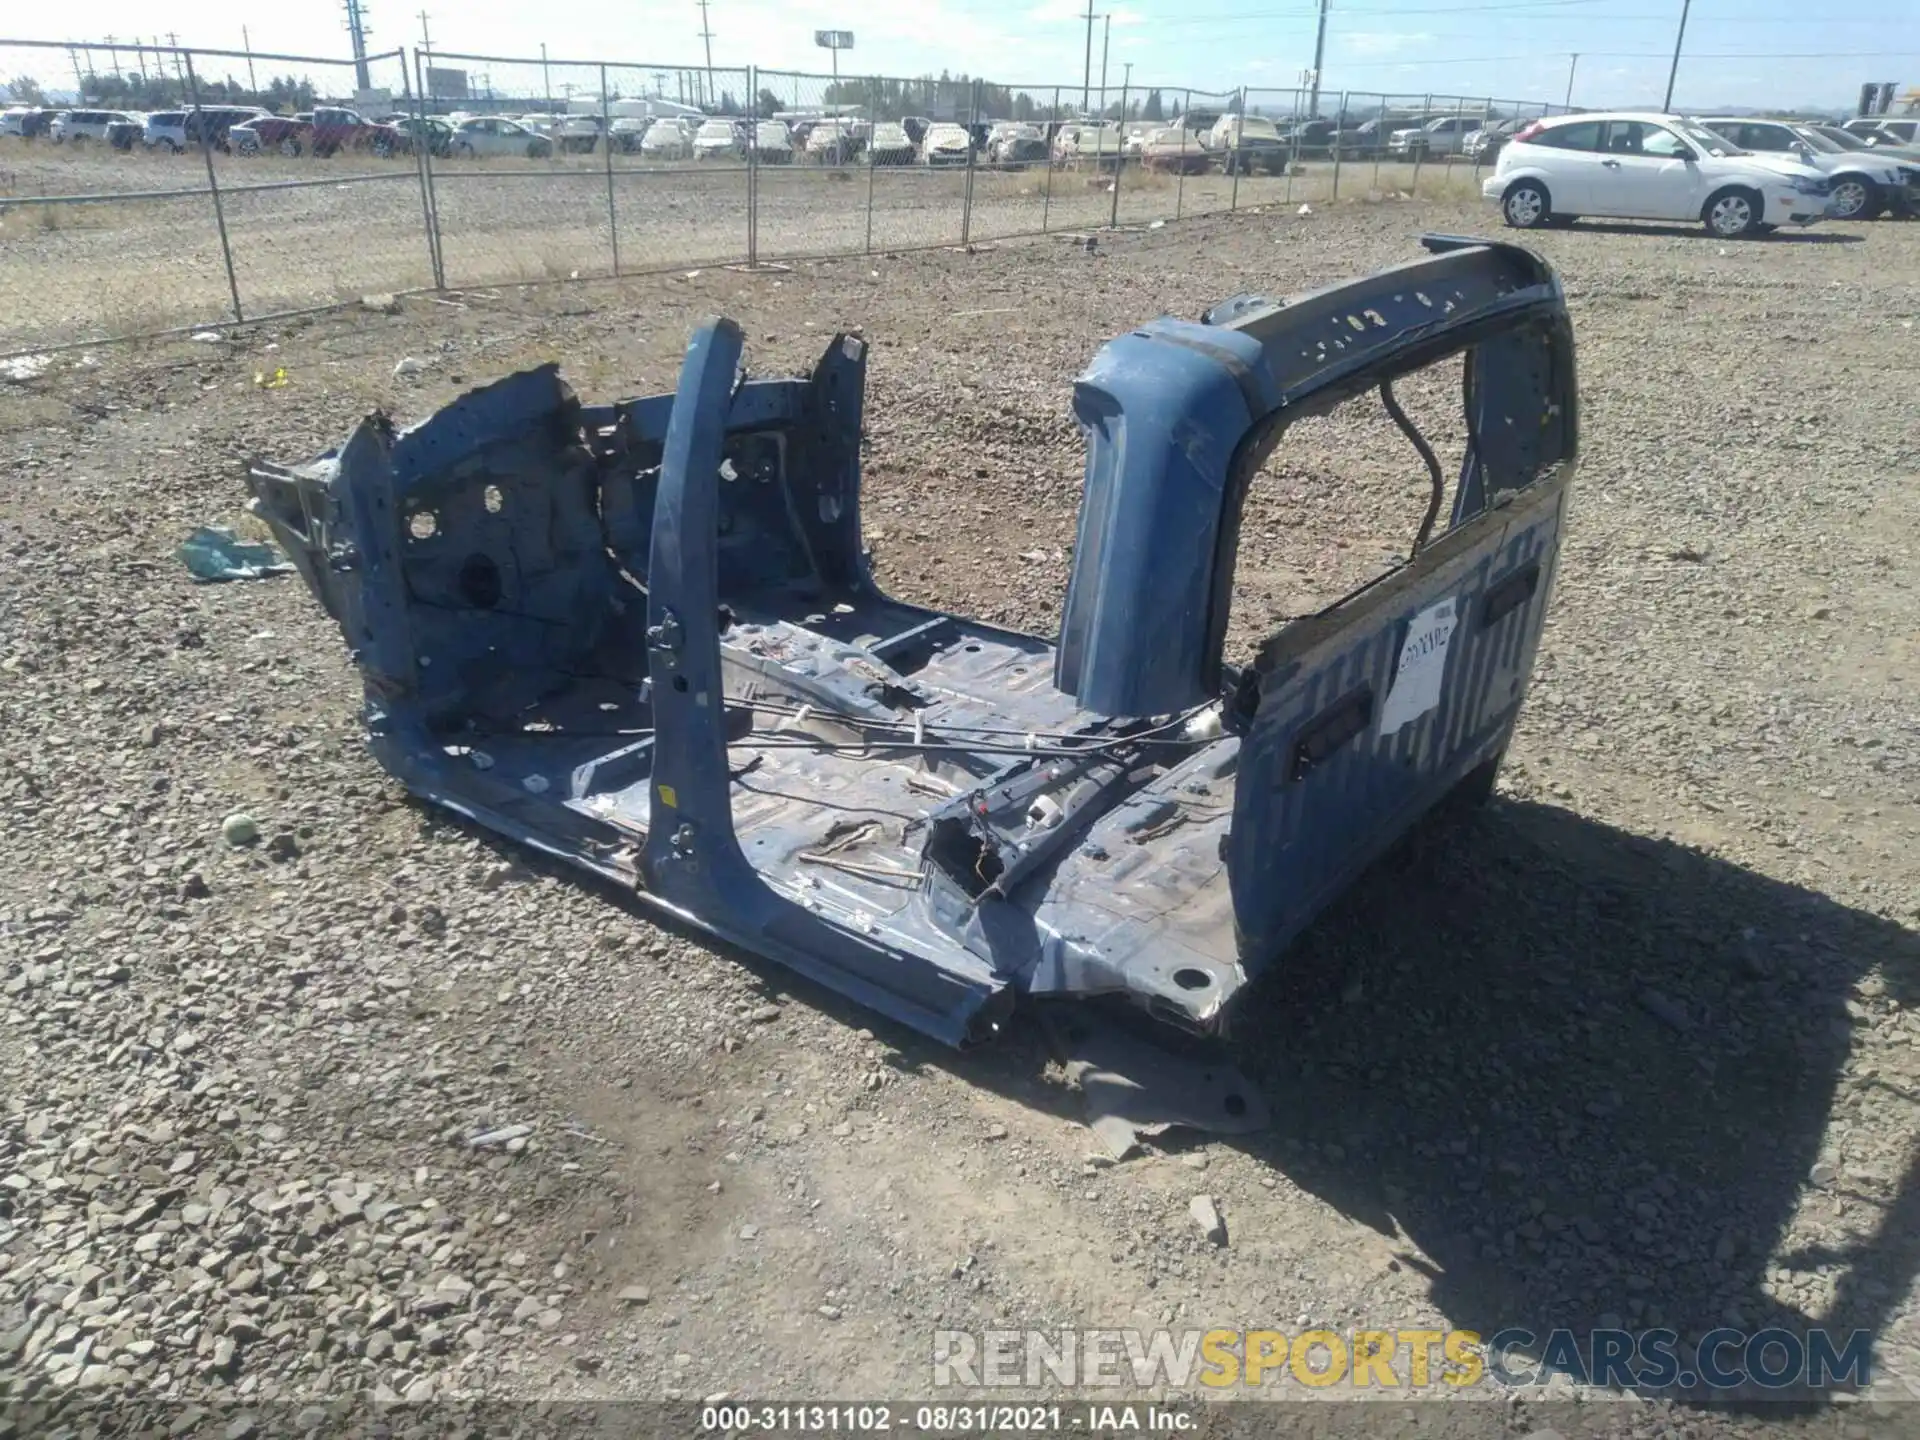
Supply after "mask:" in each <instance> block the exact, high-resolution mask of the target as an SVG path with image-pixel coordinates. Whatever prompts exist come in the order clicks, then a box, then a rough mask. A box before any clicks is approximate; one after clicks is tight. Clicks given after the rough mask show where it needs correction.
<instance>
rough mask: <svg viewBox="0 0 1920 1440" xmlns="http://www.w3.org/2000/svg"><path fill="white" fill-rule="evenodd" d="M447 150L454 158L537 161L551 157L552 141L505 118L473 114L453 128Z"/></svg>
mask: <svg viewBox="0 0 1920 1440" xmlns="http://www.w3.org/2000/svg"><path fill="white" fill-rule="evenodd" d="M447 148H448V149H449V150H450V151H451V153H453V154H455V155H460V156H467V157H473V156H482V155H524V156H526V157H527V158H528V159H530V160H538V159H543V158H545V157H546V156H548V155H551V154H553V141H552V140H550V139H549V138H548V137H547V136H545V135H536V134H534V133H533V131H531V130H529V129H528V128H527V127H526V126H524V125H522V124H521V123H520V122H519V121H518V120H509V119H508V118H507V117H506V116H504V115H476V116H474V117H473V118H472V119H470V120H462V121H461V122H460V123H459V124H458V125H456V126H454V127H453V135H452V137H451V138H450V139H449V141H448V145H447Z"/></svg>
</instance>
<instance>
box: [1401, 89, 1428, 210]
mask: <svg viewBox="0 0 1920 1440" xmlns="http://www.w3.org/2000/svg"><path fill="white" fill-rule="evenodd" d="M1420 113H1421V114H1422V115H1431V114H1433V96H1432V95H1428V96H1427V97H1426V103H1425V105H1424V107H1423V108H1422V109H1421V111H1420ZM1426 135H1427V122H1426V121H1425V120H1422V121H1421V122H1420V147H1419V149H1417V150H1415V151H1414V152H1413V179H1411V180H1410V181H1408V182H1407V193H1408V194H1409V195H1411V196H1413V197H1414V198H1415V199H1418V198H1419V196H1420V162H1421V161H1422V160H1424V159H1426V158H1427V138H1426Z"/></svg>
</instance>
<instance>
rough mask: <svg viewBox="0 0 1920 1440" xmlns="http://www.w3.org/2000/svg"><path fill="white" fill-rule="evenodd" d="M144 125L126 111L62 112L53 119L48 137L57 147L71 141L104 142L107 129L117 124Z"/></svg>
mask: <svg viewBox="0 0 1920 1440" xmlns="http://www.w3.org/2000/svg"><path fill="white" fill-rule="evenodd" d="M116 122H118V123H120V124H127V123H129V122H132V123H135V124H144V122H142V121H141V120H140V118H139V117H137V116H133V115H129V114H127V112H126V111H124V110H62V111H61V112H60V113H59V114H57V115H55V116H54V117H53V124H52V125H51V126H50V127H49V128H48V131H47V133H48V135H49V136H50V137H51V138H52V140H53V143H54V144H56V145H65V144H67V143H68V142H69V141H74V142H78V141H84V140H104V139H106V138H107V127H108V126H109V125H112V124H115V123H116Z"/></svg>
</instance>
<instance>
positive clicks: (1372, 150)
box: [1340, 110, 1419, 160]
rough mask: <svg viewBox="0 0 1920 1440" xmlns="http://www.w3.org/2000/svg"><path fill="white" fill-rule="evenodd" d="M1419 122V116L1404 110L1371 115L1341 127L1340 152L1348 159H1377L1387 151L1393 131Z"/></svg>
mask: <svg viewBox="0 0 1920 1440" xmlns="http://www.w3.org/2000/svg"><path fill="white" fill-rule="evenodd" d="M1418 122H1419V117H1418V116H1414V115H1409V114H1407V113H1405V112H1404V111H1400V112H1395V111H1392V110H1389V111H1387V112H1386V113H1385V114H1384V115H1371V116H1368V117H1367V118H1366V119H1365V120H1362V121H1361V122H1360V123H1359V124H1357V125H1353V126H1350V127H1342V131H1341V135H1340V154H1341V156H1342V157H1343V158H1345V159H1348V160H1377V159H1380V158H1381V157H1382V156H1384V155H1385V154H1386V153H1387V145H1388V143H1389V142H1390V141H1391V140H1392V139H1393V132H1394V131H1396V130H1404V129H1406V128H1407V127H1408V126H1409V125H1414V124H1417V123H1418Z"/></svg>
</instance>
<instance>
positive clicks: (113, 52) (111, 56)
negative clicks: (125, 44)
mask: <svg viewBox="0 0 1920 1440" xmlns="http://www.w3.org/2000/svg"><path fill="white" fill-rule="evenodd" d="M107 73H108V74H110V75H112V76H113V78H114V79H116V80H118V79H119V78H120V51H119V49H118V48H117V47H116V46H115V45H114V43H113V36H111V35H109V36H107Z"/></svg>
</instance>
